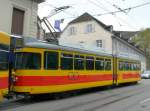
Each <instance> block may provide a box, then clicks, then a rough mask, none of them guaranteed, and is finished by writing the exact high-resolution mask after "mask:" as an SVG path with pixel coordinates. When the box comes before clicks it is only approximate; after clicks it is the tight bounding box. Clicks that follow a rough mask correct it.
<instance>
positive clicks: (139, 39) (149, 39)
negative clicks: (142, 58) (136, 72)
mask: <svg viewBox="0 0 150 111" xmlns="http://www.w3.org/2000/svg"><path fill="white" fill-rule="evenodd" d="M132 40H133V42H134V43H135V45H136V46H138V47H139V48H140V49H141V50H143V51H144V52H145V53H146V61H147V69H150V28H147V29H145V30H142V31H140V32H139V33H138V34H137V35H136V36H135V37H133V39H132Z"/></svg>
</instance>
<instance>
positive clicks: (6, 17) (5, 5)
mask: <svg viewBox="0 0 150 111" xmlns="http://www.w3.org/2000/svg"><path fill="white" fill-rule="evenodd" d="M13 7H15V8H18V9H21V10H23V11H25V18H24V30H23V35H24V36H34V37H36V34H37V9H38V4H37V3H36V2H32V0H1V1H0V13H1V14H0V30H1V31H4V32H6V33H9V34H11V25H12V12H13Z"/></svg>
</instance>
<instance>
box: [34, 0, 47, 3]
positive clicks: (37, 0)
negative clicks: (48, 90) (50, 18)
mask: <svg viewBox="0 0 150 111" xmlns="http://www.w3.org/2000/svg"><path fill="white" fill-rule="evenodd" d="M35 2H37V3H42V2H45V0H35Z"/></svg>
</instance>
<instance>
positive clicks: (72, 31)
mask: <svg viewBox="0 0 150 111" xmlns="http://www.w3.org/2000/svg"><path fill="white" fill-rule="evenodd" d="M76 33H77V29H76V27H70V28H69V30H68V35H76Z"/></svg>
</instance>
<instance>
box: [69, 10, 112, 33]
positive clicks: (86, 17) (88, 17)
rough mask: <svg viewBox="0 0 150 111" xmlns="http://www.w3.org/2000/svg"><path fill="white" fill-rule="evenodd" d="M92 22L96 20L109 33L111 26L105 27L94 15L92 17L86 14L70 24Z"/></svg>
mask: <svg viewBox="0 0 150 111" xmlns="http://www.w3.org/2000/svg"><path fill="white" fill-rule="evenodd" d="M91 20H95V21H96V22H97V23H98V24H99V25H100V26H102V27H103V28H104V29H107V30H108V31H110V30H109V28H110V26H109V25H105V24H104V23H102V22H101V21H99V20H98V19H96V18H95V17H93V16H92V15H90V14H89V13H87V12H86V13H84V14H82V15H81V16H79V17H78V18H76V19H74V20H72V21H71V22H70V23H69V24H74V23H80V22H85V21H91Z"/></svg>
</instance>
